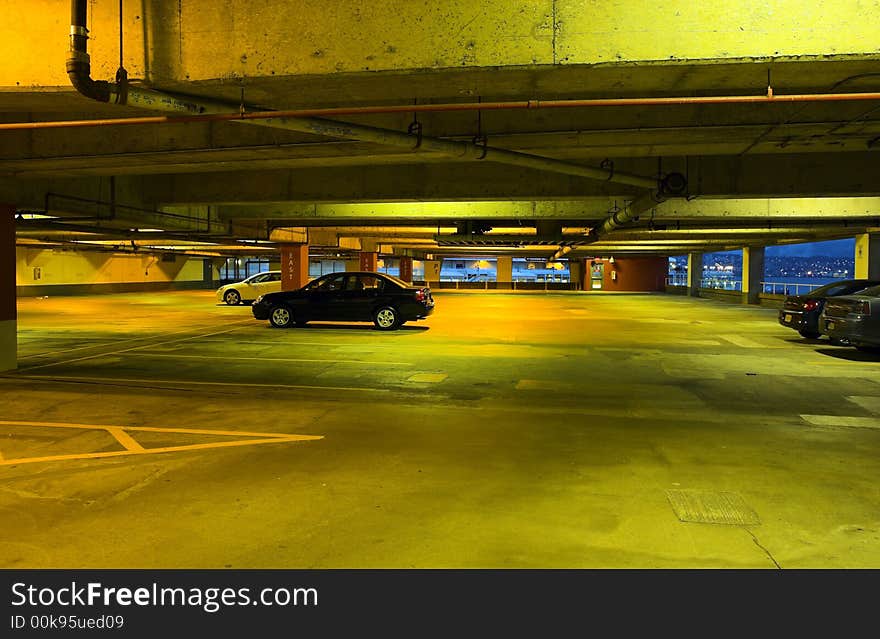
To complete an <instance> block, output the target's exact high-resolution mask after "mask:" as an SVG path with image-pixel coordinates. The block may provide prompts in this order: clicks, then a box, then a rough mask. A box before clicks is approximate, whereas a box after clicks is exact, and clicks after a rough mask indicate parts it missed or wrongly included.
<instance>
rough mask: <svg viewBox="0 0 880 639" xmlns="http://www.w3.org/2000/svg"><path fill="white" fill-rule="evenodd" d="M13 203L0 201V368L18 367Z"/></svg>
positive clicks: (10, 368) (4, 369) (7, 369)
mask: <svg viewBox="0 0 880 639" xmlns="http://www.w3.org/2000/svg"><path fill="white" fill-rule="evenodd" d="M15 297H16V296H15V207H14V206H12V205H10V204H0V371H11V370H14V369H16V368H18V337H17V313H16V307H15Z"/></svg>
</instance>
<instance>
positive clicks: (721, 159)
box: [0, 56, 880, 257]
mask: <svg viewBox="0 0 880 639" xmlns="http://www.w3.org/2000/svg"><path fill="white" fill-rule="evenodd" d="M60 64H63V63H60ZM768 73H769V76H770V79H771V80H770V81H771V83H772V85H773V88H774V92H775V93H776V94H777V95H782V94H793V93H848V92H870V91H874V92H876V91H878V90H880V67H878V60H877V59H875V58H865V57H855V56H854V57H846V56H843V57H840V58H825V57H823V56H814V57H791V58H774V59H755V58H749V59H745V58H744V59H737V60H723V61H699V62H690V63H689V62H686V61H681V60H676V61H670V62H656V61H655V62H646V63H633V62H622V63H616V64H612V63H605V64H590V65H587V64H584V65H569V66H562V67H560V66H554V65H518V66H509V67H478V68H474V67H470V68H466V69H455V68H450V69H431V70H418V69H414V70H413V69H410V70H406V71H381V72H352V73H333V74H323V75H308V74H306V75H292V76H291V75H288V76H277V75H273V76H262V77H253V78H250V77H249V78H240V77H237V78H225V79H224V78H215V79H209V80H199V81H186V80H181V79H179V78H165V79H164V80H163V81H162V83H161V86H155V85H156V84H157V83H155V82H154V83H153V84H154V87H153V88H158V89H161V90H162V91H166V92H175V93H179V94H185V95H188V96H196V97H198V98H200V99H204V100H213V101H217V100H220V101H225V102H227V103H229V105H230V108H231V109H233V110H234V108H235V105H237V104H239V102H240V100H241V98H242V95H243V96H244V101H245V102H246V103H247V104H248V107H249V108H253V109H265V110H269V109H271V110H277V109H293V108H297V109H299V108H320V107H340V106H367V105H408V104H413V103H418V104H429V103H435V104H439V103H454V102H475V101H477V100H478V99H479V100H481V101H484V102H489V101H520V100H535V99H540V100H550V99H555V100H567V99H585V98H596V97H601V98H617V97H633V96H636V97H686V96H695V95H700V96H708V95H715V96H717V95H762V94H764V93H765V92H766V91H767V79H768ZM149 113H150V112H149V111H145V110H141V109H134V108H132V107H128V106H116V105H108V104H101V103H96V102H94V101H91V100H88V99H87V98H84V97H82V96H80V95H78V94H77V93H76V92H75V91H73V90H72V89H69V88H67V87H26V88H18V87H5V88H3V89H2V90H0V122H9V123H11V122H33V121H52V120H78V119H98V118H126V117H133V116H138V115H144V114H149ZM332 119H333V120H335V121H345V122H351V123H355V124H359V125H366V126H370V127H375V128H381V129H384V130H391V131H396V132H406V131H407V129H408V127H409V125H410V124H411V123H412V122H413V120H414V114H412V113H396V114H376V115H359V116H356V117H355V116H348V117H343V116H338V117H334V118H332ZM417 119H418V121H419V122H420V123H421V126H422V131H423V132H424V135H425V136H430V137H431V138H436V139H442V140H447V141H459V142H462V143H465V144H470V143H471V142H472V140H473V139H474V138H475V137H480V136H485V139H486V144H487V145H488V146H490V147H492V148H497V149H504V150H510V151H516V152H518V153H523V154H529V155H533V156H539V157H545V158H554V159H557V160H562V161H565V162H567V163H571V164H573V165H581V166H589V167H594V168H600V167H604V168H605V169H606V170H608V171H609V172H613V173H614V174H615V175H619V174H621V173H626V174H632V175H637V176H642V177H644V178H647V179H655V178H657V177H658V175H659V176H662V175H666V174H668V173H670V172H678V173H681V174H682V175H684V176H685V177H686V178H687V189H686V191H685V192H684V193H683V194H682V197H675V198H670V199H668V200H667V201H666V202H664V203H662V204H658V205H656V206H654V207H650V208H648V209H647V210H645V211H644V212H642V213H640V214H639V215H637V216H635V219H633V220H631V221H630V222H628V223H627V224H625V225H624V226H623V227H622V228H619V229H616V230H614V231H613V232H611V233H609V234H608V235H606V236H604V237H602V238H601V241H598V242H594V241H590V242H589V243H588V242H587V238H588V233H589V230H590V229H592V228H596V227H597V226H598V225H600V224H601V223H602V221H603V220H605V219H607V218H608V217H609V215H611V214H612V213H614V212H615V211H619V210H623V209H625V208H626V207H627V205H628V204H629V203H630V202H632V201H633V200H634V199H636V198H637V197H639V195H640V194H642V193H644V192H645V189H640V188H638V187H634V186H630V185H625V184H624V185H622V184H617V183H615V181H614V180H613V179H612V180H599V179H589V178H585V177H580V176H577V175H571V174H565V173H564V172H559V171H554V170H539V169H536V168H529V167H523V166H511V165H508V164H505V163H499V162H494V161H490V159H487V160H479V159H475V158H473V157H471V158H460V157H453V156H450V155H449V154H445V153H440V152H436V151H434V150H431V149H414V148H401V147H400V146H389V145H383V144H378V143H376V142H375V141H363V140H357V139H351V138H346V137H344V136H340V137H334V136H321V135H315V134H312V133H304V132H300V131H293V130H285V129H281V128H271V127H269V126H265V124H266V122H265V121H264V122H262V123H261V124H263V126H254V124H253V123H243V122H187V123H168V124H156V125H126V126H104V127H100V128H58V129H47V130H14V131H0V140H2V145H0V199H3V200H6V201H13V202H14V203H15V204H16V205H18V206H19V207H20V209H21V210H22V211H29V212H37V213H43V214H50V215H55V216H60V217H63V218H78V219H68V220H67V224H68V225H71V224H73V225H81V226H82V230H77V229H75V228H74V229H71V228H70V227H69V226H67V227H58V226H57V225H53V223H52V222H51V221H47V220H42V221H34V222H31V223H28V224H26V225H25V224H23V225H21V227H20V229H19V233H20V236H21V238H22V241H25V240H26V241H28V242H41V241H42V242H46V243H52V242H56V241H61V242H64V241H72V240H74V239H77V238H79V239H81V238H82V237H85V236H86V235H88V236H90V237H91V238H92V239H94V240H100V241H105V242H108V243H113V242H115V241H116V238H117V237H123V239H125V240H127V241H142V240H143V238H142V237H139V236H138V233H137V232H135V231H130V230H129V229H136V228H145V227H151V228H163V229H167V230H169V231H175V232H176V233H177V234H178V236H176V237H174V236H169V237H168V238H166V239H167V245H172V244H173V243H175V242H177V243H178V244H180V245H181V246H184V245H185V246H188V247H191V246H192V244H193V241H195V240H199V241H203V242H206V245H205V246H206V247H209V246H213V248H212V249H211V250H216V251H219V252H221V253H224V254H229V253H232V252H236V251H238V250H247V249H249V248H252V247H254V246H256V245H255V244H253V240H263V241H271V242H277V241H305V240H309V241H310V242H311V243H312V244H313V245H314V246H316V247H317V246H323V247H325V248H329V249H334V248H335V249H338V250H341V251H349V250H355V249H356V248H357V247H358V246H361V247H362V248H363V247H364V246H367V245H375V246H378V247H380V248H381V249H382V250H389V251H394V252H396V253H400V254H404V253H408V254H413V255H415V256H417V257H418V256H423V255H427V254H437V255H442V254H444V253H445V254H452V253H455V254H461V253H462V250H467V248H466V247H467V246H469V245H471V246H473V250H474V251H475V252H483V253H485V252H506V253H513V254H530V255H547V254H549V253H552V252H553V251H555V250H556V249H557V248H558V247H559V245H560V243H563V242H564V243H567V244H571V245H573V246H575V247H576V250H575V252H574V253H572V254H571V255H572V256H579V255H581V256H584V255H599V254H603V253H608V252H611V251H613V252H615V253H622V252H635V253H654V254H680V253H681V252H684V251H687V250H693V251H699V250H721V249H728V248H738V247H741V246H746V245H766V244H777V243H791V242H802V241H814V240H820V239H829V238H836V237H846V236H852V235H854V234H856V233H861V232H866V231H868V230H870V229H874V228H877V227H880V177H878V176H880V101H876V100H874V101H839V102H804V103H794V104H793V103H784V102H777V103H770V104H766V103H761V104H712V105H694V104H682V105H663V106H617V107H589V108H556V109H534V110H510V111H500V110H497V111H486V112H482V113H479V114H478V112H476V111H461V112H428V113H420V114H419V115H418V116H417ZM468 223H471V228H472V227H473V226H474V225H475V224H476V226H477V227H479V226H481V225H482V226H483V227H491V228H492V231H491V232H488V233H472V232H470V229H469V228H468V227H467V224H468ZM281 229H288V230H287V231H282V230H281ZM309 229H312V232H311V236H309V233H308V230H309ZM319 229H320V232H319ZM462 230H465V232H464V233H461V232H460V231H462ZM108 233H109V234H110V235H112V237H109V236H107V234H108ZM285 233H286V235H285ZM84 234H86V235H84ZM523 238H525V239H523ZM242 239H247V240H251V242H250V243H247V242H246V243H244V244H242V243H241V242H240V241H239V240H242ZM594 239H595V238H594ZM271 246H272V245H271V244H270V245H265V246H263V247H262V248H265V249H266V250H269V248H270V247H271ZM267 247H268V248H267ZM462 247H465V249H463V248H462ZM205 250H206V251H208V248H206V249H205Z"/></svg>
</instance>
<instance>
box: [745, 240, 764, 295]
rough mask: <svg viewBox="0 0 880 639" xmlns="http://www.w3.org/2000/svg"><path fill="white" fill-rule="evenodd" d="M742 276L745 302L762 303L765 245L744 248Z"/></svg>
mask: <svg viewBox="0 0 880 639" xmlns="http://www.w3.org/2000/svg"><path fill="white" fill-rule="evenodd" d="M741 277H742V302H743V304H760V303H761V301H760V299H759V295H760V294H761V281H762V280H763V279H764V247H763V246H746V247H744V248H743V257H742V275H741Z"/></svg>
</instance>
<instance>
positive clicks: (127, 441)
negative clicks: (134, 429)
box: [104, 428, 144, 450]
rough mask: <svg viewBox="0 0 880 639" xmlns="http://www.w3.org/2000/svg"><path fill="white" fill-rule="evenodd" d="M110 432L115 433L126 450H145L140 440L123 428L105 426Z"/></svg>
mask: <svg viewBox="0 0 880 639" xmlns="http://www.w3.org/2000/svg"><path fill="white" fill-rule="evenodd" d="M104 430H106V431H107V432H108V433H110V434H111V435H113V436H114V437H115V438H116V441H118V442H119V443H120V444H122V445H123V446H124V447H125V449H126V450H143V449H144V447H143V446H141V445H140V444H139V443H138V442H136V441H135V440H134V438H133V437H132V436H131V435H129V434H128V433H126V432H125V431H124V430H122V429H121V428H105V429H104Z"/></svg>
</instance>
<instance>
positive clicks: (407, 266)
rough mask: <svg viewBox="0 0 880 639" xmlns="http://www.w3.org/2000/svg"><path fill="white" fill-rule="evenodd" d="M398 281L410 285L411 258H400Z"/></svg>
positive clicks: (411, 272) (411, 274)
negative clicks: (400, 280)
mask: <svg viewBox="0 0 880 639" xmlns="http://www.w3.org/2000/svg"><path fill="white" fill-rule="evenodd" d="M398 259H400V279H402V280H403V281H404V282H409V283H410V284H412V281H413V258H411V257H407V256H405V255H404V256H402V257H400V258H398Z"/></svg>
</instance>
